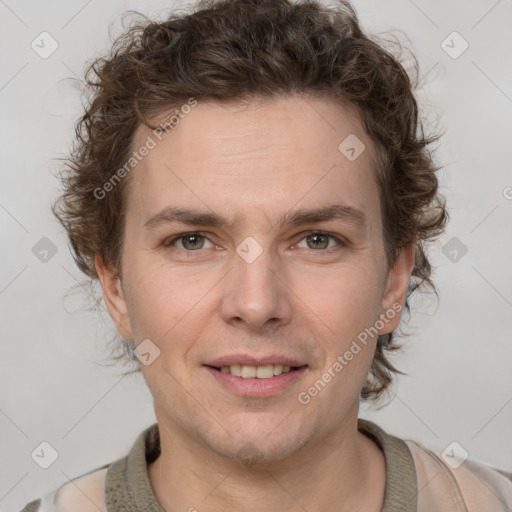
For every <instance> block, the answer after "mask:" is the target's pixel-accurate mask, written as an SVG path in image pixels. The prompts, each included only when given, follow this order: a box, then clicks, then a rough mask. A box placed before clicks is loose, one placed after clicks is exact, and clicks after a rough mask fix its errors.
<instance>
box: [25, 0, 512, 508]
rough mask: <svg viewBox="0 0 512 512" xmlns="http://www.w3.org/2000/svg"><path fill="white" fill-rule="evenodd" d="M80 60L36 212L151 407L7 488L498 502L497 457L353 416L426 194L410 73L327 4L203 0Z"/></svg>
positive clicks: (439, 504)
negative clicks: (52, 468)
mask: <svg viewBox="0 0 512 512" xmlns="http://www.w3.org/2000/svg"><path fill="white" fill-rule="evenodd" d="M92 69H93V71H94V73H95V75H96V79H93V78H89V83H90V84H91V86H92V87H94V88H95V96H94V98H93V101H92V102H91V104H90V106H89V107H88V110H87V112H86V114H85V115H84V116H83V117H82V119H81V121H80V128H81V130H80V131H79V132H78V142H79V144H78V146H77V148H76V149H75V150H74V151H73V153H72V155H71V158H70V165H69V173H68V176H67V178H68V179H67V181H66V187H67V188H66V191H65V193H64V196H63V197H62V198H61V200H60V202H59V203H58V204H57V206H56V208H55V212H56V214H57V215H58V217H59V219H60V220H61V222H62V223H63V225H64V226H65V228H66V229H67V232H68V236H69V238H70V241H71V244H72V247H73V250H74V255H75V258H76V261H77V264H78V266H79V268H80V269H81V270H82V271H84V273H85V274H86V275H87V276H89V277H91V278H92V279H99V281H100V283H101V286H102V290H103V295H104V299H105V303H106V305H107V307H108V310H109V313H110V315H111V317H112V319H113V321H114V323H115V325H116V327H117V329H118V331H119V333H120V334H121V335H122V336H123V337H124V338H125V339H128V340H133V342H134V345H135V346H136V350H135V355H136V356H137V358H138V360H139V361H140V363H142V364H141V365H140V369H141V371H142V372H143V375H144V378H145V380H146V382H147V385H148V387H149V389H150V391H151V393H152V395H153V398H154V407H155V413H156V418H157V424H155V425H152V426H151V427H148V429H147V430H145V431H144V432H142V433H141V435H140V436H139V438H138V439H137V441H136V442H135V444H134V446H133V448H132V450H131V451H130V453H129V454H128V455H127V456H126V457H123V458H122V459H120V460H118V461H115V462H113V463H112V464H108V465H106V466H104V467H102V468H97V469H95V470H94V471H92V472H90V473H88V474H86V475H83V476H81V477H80V478H78V479H76V480H74V481H73V482H72V483H71V484H70V483H68V484H67V485H64V486H62V487H61V488H59V489H57V490H55V491H53V492H51V493H49V494H48V495H47V496H45V497H44V498H43V500H35V501H33V502H31V503H30V504H28V505H27V506H26V507H25V509H24V510H25V511H26V512H29V511H34V510H37V511H39V512H43V511H44V512H47V511H50V510H59V511H61V510H64V511H68V510H69V511H71V510H73V511H88V510H103V511H105V510H107V511H108V512H121V511H123V512H124V511H129V510H144V511H162V510H166V511H171V510H172V511H175V510H176V511H178V510H184V511H185V510H188V511H196V510H197V511H199V512H200V511H203V510H205V511H209V512H216V511H220V510H223V511H224V510H237V511H238V510H244V511H262V510H264V511H269V512H273V511H283V510H286V511H299V510H301V511H304V510H307V511H311V512H313V511H321V510H322V511H323V510H328V511H337V512H348V511H354V510H364V511H368V512H377V511H384V512H391V511H393V512H394V511H399V510H401V511H404V512H405V511H411V512H412V511H416V510H419V511H424V512H425V511H434V510H435V511H439V510H450V511H451V510H475V511H476V510H478V511H481V510H493V511H502V510H503V511H505V510H508V509H510V507H512V482H511V481H510V475H505V474H502V473H500V472H498V471H497V470H493V469H491V468H488V467H486V466H484V465H482V464H477V463H475V462H473V461H470V460H468V461H465V462H464V463H463V464H461V465H460V466H459V467H458V468H457V469H454V468H453V467H451V466H450V465H448V464H447V463H445V462H444V461H443V460H442V459H440V458H438V457H437V456H436V455H435V454H434V453H432V452H430V451H429V450H427V449H426V448H424V447H422V446H420V445H418V444H417V443H414V442H413V441H404V440H401V439H398V438H396V437H393V436H391V435H389V434H387V433H385V432H384V431H383V430H382V429H381V428H380V427H378V426H377V425H375V424H374V423H371V422H368V421H364V420H361V419H358V409H359V401H360V399H361V398H362V399H373V400H376V399H378V398H379V396H381V395H382V394H383V393H384V392H385V391H386V389H387V387H388V386H389V384H390V382H391V377H392V373H393V372H394V371H395V369H394V367H393V366H392V365H391V363H390V362H389V361H388V359H387V357H386V352H387V351H389V350H393V349H394V348H396V346H395V344H394V339H393V332H394V331H396V329H397V328H398V326H399V324H400V320H401V313H402V310H403V309H404V308H407V307H408V303H407V298H408V296H409V295H410V294H411V293H412V292H413V291H414V290H416V289H417V288H419V287H420V286H421V285H423V284H427V285H428V284H432V283H431V282H430V279H429V275H430V264H429V262H428V259H427V258H426V255H425V251H424V249H425V244H426V243H427V242H428V241H429V240H430V239H433V238H434V237H435V236H437V235H439V234H440V233H441V232H442V230H443V228H444V225H445V222H446V220H447V213H446V210H445V206H444V201H443V198H442V196H441V195H440V194H439V193H438V182H437V178H436V176H435V171H436V170H437V169H436V167H435V165H434V163H433V161H432V159H431V157H430V154H429V152H428V151H427V146H428V145H429V144H430V143H431V142H432V141H433V140H435V137H432V138H427V137H424V136H423V132H420V131H419V130H417V127H418V126H419V122H418V117H417V116H418V112H417V105H416V101H415V99H414V95H413V92H412V85H411V82H410V79H409V77H408V75H407V73H406V72H405V71H404V69H403V68H402V66H401V65H400V64H399V62H398V61H397V60H396V59H395V58H393V57H392V56H391V55H390V54H389V53H387V52H386V51H385V50H384V49H383V48H381V47H380V46H378V45H377V44H376V43H374V42H371V41H370V40H369V39H368V38H367V37H366V36H365V35H364V33H363V32H362V30H361V29H360V27H359V25H358V21H357V17H356V14H355V12H354V11H353V10H352V8H351V7H350V5H348V4H345V3H343V4H342V5H340V7H339V9H337V10H330V9H328V8H326V7H322V5H321V4H316V3H311V2H310V3H294V4H292V3H290V2H288V1H287V0H279V1H276V0H273V1H248V0H227V1H221V2H209V3H203V4H200V5H199V6H198V8H197V9H196V10H195V11H194V12H192V13H190V14H189V15H182V16H176V17H172V18H170V19H169V20H167V21H165V22H163V23H151V22H149V23H147V24H145V25H142V26H135V27H133V28H131V29H130V30H129V31H128V32H127V33H126V34H125V35H124V36H123V37H122V38H121V39H120V40H119V41H118V42H117V43H116V51H115V52H113V53H112V55H110V56H109V58H106V59H104V60H100V61H98V62H97V63H96V65H95V67H94V65H93V68H92ZM419 133H421V134H422V135H419Z"/></svg>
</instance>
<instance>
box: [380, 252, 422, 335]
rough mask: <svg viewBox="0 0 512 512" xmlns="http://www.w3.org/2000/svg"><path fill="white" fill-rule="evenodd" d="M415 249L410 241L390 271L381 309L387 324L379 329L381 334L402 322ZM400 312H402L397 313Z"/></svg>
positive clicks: (393, 328) (388, 331)
mask: <svg viewBox="0 0 512 512" xmlns="http://www.w3.org/2000/svg"><path fill="white" fill-rule="evenodd" d="M415 249H416V244H415V243H410V244H409V245H408V246H406V247H405V248H404V249H402V251H401V252H400V254H399V256H398V258H397V260H396V262H395V264H394V265H393V268H391V270H390V271H389V274H388V277H387V282H386V289H385V292H384V296H383V298H382V310H381V315H384V316H385V317H386V319H387V321H386V322H384V323H385V326H384V327H383V328H382V329H379V334H388V333H390V332H392V331H394V330H395V329H396V328H397V327H398V324H399V323H400V319H401V317H402V315H401V312H402V310H403V308H404V305H405V299H406V296H407V289H408V287H409V282H410V279H411V274H412V270H413V268H414V263H415ZM399 305H400V307H399ZM386 312H387V313H388V314H386ZM391 312H393V315H391V314H390V313H391ZM398 312H400V314H397V313H398Z"/></svg>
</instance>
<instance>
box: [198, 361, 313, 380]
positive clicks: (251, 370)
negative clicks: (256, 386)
mask: <svg viewBox="0 0 512 512" xmlns="http://www.w3.org/2000/svg"><path fill="white" fill-rule="evenodd" d="M206 366H208V367H209V368H212V369H213V370H216V371H218V372H221V373H226V374H230V375H233V376H235V377H241V378H242V379H271V378H273V377H278V376H279V375H282V374H283V373H289V372H294V371H297V370H299V369H300V368H305V367H306V366H307V365H303V366H287V365H281V364H266V365H262V366H248V365H240V364H233V365H230V366H226V365H224V366H210V365H206Z"/></svg>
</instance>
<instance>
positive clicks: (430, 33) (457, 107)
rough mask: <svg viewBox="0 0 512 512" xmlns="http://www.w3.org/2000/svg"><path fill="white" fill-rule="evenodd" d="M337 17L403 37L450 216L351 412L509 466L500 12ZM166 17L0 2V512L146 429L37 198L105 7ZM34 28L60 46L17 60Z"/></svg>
mask: <svg viewBox="0 0 512 512" xmlns="http://www.w3.org/2000/svg"><path fill="white" fill-rule="evenodd" d="M180 5H182V4H180ZM354 5H355V6H356V8H357V10H358V12H359V14H360V16H361V18H362V22H363V25H364V26H365V27H366V28H368V29H369V30H370V31H372V32H377V33H378V32H381V31H385V30H388V29H399V30H402V31H403V32H405V34H406V35H407V36H408V37H409V38H410V41H411V44H412V46H411V48H412V50H413V51H414V53H415V54H416V55H417V56H418V58H419V60H420V64H421V70H422V75H423V77H424V78H423V82H422V83H423V87H422V88H421V90H420V91H419V93H418V95H419V98H420V100H421V104H422V107H423V108H424V111H425V115H426V116H427V117H428V118H429V119H431V120H433V121H435V120H437V121H438V126H439V128H441V129H444V130H445V131H446V135H445V137H444V138H443V140H442V142H441V147H440V150H439V152H438V156H439V160H440V161H441V163H443V164H444V168H443V170H442V171H441V172H440V175H439V176H440V179H441V182H442V187H443V191H444V193H445V195H446V196H447V199H448V205H449V208H450V212H451V217H452V218H451V222H450V224H449V226H448V229H447V233H446V235H445V236H443V237H442V238H441V239H440V240H439V242H437V243H436V244H435V245H434V246H433V247H432V250H431V255H432V261H433V263H434V265H435V274H434V278H435V280H436V282H437V285H438V288H439V292H440V301H439V304H438V306H437V305H436V303H435V302H434V300H433V299H432V298H428V299H427V300H426V301H424V302H423V304H419V305H418V307H422V308H423V310H422V311H417V310H416V311H414V312H413V321H412V322H411V323H410V330H412V331H413V334H412V335H411V336H410V337H409V338H407V339H406V348H405V350H404V352H403V353H402V354H401V355H400V356H399V357H396V358H395V362H396V363H397V364H398V366H399V368H401V369H403V370H404V371H406V372H408V374H409V375H408V376H405V377H400V378H399V380H398V383H397V385H396V386H395V387H394V388H393V391H392V393H391V398H393V400H392V401H391V403H389V405H388V406H387V407H385V408H383V409H381V410H376V409H375V408H369V407H367V406H363V407H362V410H361V414H360V415H361V416H362V417H365V418H368V419H371V420H373V421H376V422H377V423H378V424H380V425H381V426H382V427H384V428H385V429H387V430H388V431H389V432H390V433H393V434H395V435H397V436H401V437H404V438H411V439H414V440H417V441H419V442H421V443H423V444H425V445H426V446H428V447H430V448H432V449H434V450H437V451H438V452H441V451H442V450H443V449H444V448H445V447H446V446H447V445H448V444H449V443H451V442H452V441H454V440H456V441H457V442H459V443H460V445H461V446H463V447H464V448H465V449H466V450H467V451H468V452H469V454H470V456H471V457H474V458H475V459H477V460H481V461H485V462H487V463H489V464H492V465H494V466H496V467H501V468H505V469H508V470H509V471H512V443H510V433H511V429H510V426H511V424H512V403H511V402H512V372H511V356H512V343H511V342H512V335H511V332H512V286H511V285H512V271H511V264H510V262H511V260H512V258H511V256H512V222H511V221H512V200H511V199H510V198H511V197H512V188H507V187H512V172H511V164H510V162H511V160H512V152H511V142H510V136H511V134H512V130H511V124H512V123H511V120H512V72H511V63H510V48H512V35H511V34H512V30H511V21H512V3H511V2H510V0H508V1H507V0H502V1H496V0H489V1H487V0H481V1H462V0H461V1H451V2H446V1H431V2H427V1H425V0H416V1H414V2H413V1H412V0H393V1H387V2H379V1H377V0H373V1H368V0H367V1H362V0H360V1H356V2H354ZM172 6H173V4H172V3H171V2H164V1H161V0H159V1H156V0H153V1H146V2H142V1H127V0H126V1H121V0H118V1H108V2H106V1H103V2H100V1H98V0H93V1H88V2H87V1H85V2H84V1H66V2H64V1H59V2H57V1H53V2H50V1H47V2H35V1H27V0H25V1H19V2H14V0H5V1H4V0H0V24H1V25H0V27H1V28H0V38H1V43H2V48H3V52H2V57H3V59H2V64H1V70H2V74H1V79H0V108H1V112H2V116H1V118H0V123H1V128H2V132H1V133H2V137H1V139H0V140H1V143H2V153H1V161H2V165H1V173H2V178H1V180H2V181H1V183H2V187H1V189H0V223H1V225H2V228H1V229H2V265H1V270H0V305H1V319H0V321H1V324H0V325H1V328H2V331H1V333H2V345H1V358H0V365H1V372H0V389H1V397H0V398H1V402H0V440H1V445H0V460H1V461H2V464H1V468H0V510H1V511H12V510H18V509H19V508H21V507H22V506H23V505H24V504H25V503H26V502H28V501H29V500H31V499H34V498H36V497H39V496H40V495H41V494H42V493H43V492H45V491H48V490H50V489H52V488H54V487H56V486H57V485H60V484H61V483H63V482H64V481H66V480H67V478H72V477H75V476H77V475H79V474H82V473H84V472H87V471H89V470H91V469H93V468H96V467H99V466H100V465H102V464H106V463H108V462H111V461H113V460H115V459H117V458H118V457H121V456H123V455H125V454H126V452H127V450H128V449H129V447H130V446H131V445H132V443H133V441H134V440H135V437H136V436H137V435H138V434H139V432H140V431H141V430H142V429H143V428H145V427H146V426H148V425H149V424H151V423H153V422H154V421H155V417H154V413H153V408H152V400H151V396H150V394H149V392H148V390H147V388H146V386H145V383H144V381H143V379H142V378H141V377H140V376H138V377H126V378H121V377H120V376H119V373H118V370H119V368H117V369H116V368H115V367H108V366H101V365H99V364H97V363H98V362H102V361H104V358H105V356H106V355H107V352H106V350H105V348H104V345H105V340H106V339H107V338H108V337H109V336H110V335H111V333H112V326H111V324H110V323H109V322H108V321H106V322H104V321H102V320H101V319H100V318H99V317H98V315H97V314H96V313H94V312H87V311H84V310H82V309H81V296H80V294H76V293H75V294H72V295H68V296H67V297H66V293H67V292H68V291H69V288H70V287H72V286H73V285H75V284H76V282H77V280H79V279H80V275H79V272H78V270H77V269H76V268H75V267H74V264H73V261H72V258H71V256H70V254H69V251H68V248H67V245H66V239H65V237H64V235H63V233H62V231H61V229H60V227H59V225H58V224H57V222H56V221H55V220H54V219H53V217H52V214H51V212H50V204H51V202H52V201H53V199H54V198H55V197H56V194H57V186H58V183H57V181H56V179H55V177H54V174H55V172H56V170H58V169H59V166H60V164H59V162H58V161H57V160H56V159H57V158H59V157H63V156H65V154H66V152H67V150H68V148H69V147H70V144H71V141H72V137H73V125H74V122H75V119H76V117H77V116H78V115H79V113H80V99H79V91H78V89H77V88H76V87H75V86H74V85H73V83H72V82H71V81H69V80H64V81H62V79H65V78H68V77H71V76H81V75H82V72H83V70H84V67H85V64H86V61H89V60H91V59H92V58H93V57H96V56H99V55H100V54H102V53H103V52H104V51H105V50H106V49H107V48H108V47H109V45H110V42H111V41H110V39H109V28H110V30H111V32H112V35H113V36H115V35H117V34H119V32H120V30H121V28H122V27H121V24H120V21H119V15H120V14H121V13H122V12H124V11H126V10H128V9H136V10H139V11H141V12H144V13H145V14H148V15H150V16H155V17H162V16H163V15H165V12H166V10H168V9H169V8H171V7H172ZM42 31H47V32H49V33H50V34H51V35H52V37H54V38H55V39H56V40H57V42H58V44H59V48H58V49H57V50H56V51H55V52H54V53H53V54H52V55H51V56H50V57H49V58H48V59H42V58H41V57H40V56H39V55H37V54H36V53H35V52H34V51H33V50H32V48H31V42H32V41H33V40H34V39H35V38H36V37H37V36H38V35H39V34H40V33H41V32H42ZM453 31H457V32H458V33H460V35H461V36H462V37H463V38H464V39H465V40H466V41H467V42H468V43H469V48H468V49H467V51H465V52H464V53H463V54H462V55H461V56H460V57H458V58H457V59H453V58H451V57H450V56H449V55H448V54H447V53H446V52H445V51H444V50H443V48H442V47H441V43H442V41H443V40H445V39H446V37H447V36H448V35H449V34H451V33H452V32H453ZM398 35H399V37H402V36H400V34H398ZM454 44H455V43H454ZM456 44H459V43H458V42H457V43H456ZM456 44H455V46H456ZM427 72H428V74H427ZM42 237H48V238H49V239H50V240H51V241H52V242H53V243H54V244H55V245H56V246H57V248H58V252H57V254H56V255H55V256H54V257H53V258H51V259H50V260H49V261H48V262H46V263H43V262H41V261H39V259H37V258H36V256H35V255H34V254H33V253H32V247H33V246H34V245H35V244H36V243H37V242H38V241H39V240H40V239H41V238H42ZM453 237H457V239H459V240H460V242H461V243H463V244H464V245H465V246H467V249H468V252H467V254H465V255H464V256H463V257H462V258H460V259H459V260H458V261H457V262H453V261H450V259H449V258H448V257H447V256H445V254H443V252H442V248H443V246H444V245H445V244H446V243H447V242H448V241H449V240H450V239H451V238H453ZM459 257H460V255H459ZM84 294H85V292H84ZM42 441H47V442H49V443H50V444H51V445H52V446H54V447H55V449H56V450H57V451H58V453H59V458H58V459H57V460H56V462H55V463H54V464H53V465H52V466H51V467H50V468H49V469H46V470H43V469H41V468H40V467H39V466H38V465H36V463H35V462H34V461H33V460H32V458H31V452H32V451H33V450H34V449H35V448H36V447H37V446H38V445H39V444H40V443H41V442H42Z"/></svg>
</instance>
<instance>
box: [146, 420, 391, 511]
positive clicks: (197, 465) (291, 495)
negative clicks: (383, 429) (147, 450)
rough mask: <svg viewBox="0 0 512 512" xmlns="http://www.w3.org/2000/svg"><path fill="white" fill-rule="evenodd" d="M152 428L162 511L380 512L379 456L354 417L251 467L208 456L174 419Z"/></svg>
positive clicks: (152, 473) (152, 469) (154, 479)
mask: <svg viewBox="0 0 512 512" xmlns="http://www.w3.org/2000/svg"><path fill="white" fill-rule="evenodd" d="M159 431H160V446H161V455H160V456H159V458H158V459H157V460H156V461H155V462H154V463H152V464H150V465H149V467H148V473H149V478H150V481H151V485H152V488H153V490H154V492H155V495H156V497H157V499H158V501H159V502H160V504H161V505H162V507H163V508H164V509H165V510H167V511H168V512H171V511H175V510H176V511H177V510H187V511H188V510H190V511H194V510H197V511H201V510H208V511H211V512H217V511H221V510H222V511H225V510H244V511H247V512H256V511H261V510H265V511H268V512H274V511H275V512H278V511H279V512H281V511H283V510H287V511H295V510H297V511H302V512H303V511H304V510H308V511H311V512H313V511H316V510H336V511H339V512H348V511H354V510H366V511H368V512H379V511H380V510H381V507H382V503H383V500H384V490H385V482H386V475H385V459H384V456H383V453H382V452H381V451H380V449H379V448H378V447H377V445H376V444H375V443H374V442H373V441H371V440H370V439H369V438H367V437H366V436H365V435H364V434H361V433H360V432H358V431H357V416H356V417H355V418H354V420H353V421H350V422H347V424H346V425H344V426H343V428H341V429H338V430H337V431H335V432H332V433H331V434H329V435H328V436H326V437H325V438H324V439H321V440H315V442H314V443H310V444H307V445H305V446H304V447H302V448H301V449H300V450H299V451H297V452H295V453H293V454H292V455H290V456H289V457H287V458H286V459H284V460H280V461H272V462H268V463H266V462H265V461H263V460H261V461H259V462H258V463H257V464H255V465H254V466H252V467H248V466H244V465H242V464H240V463H239V462H236V461H234V460H233V459H229V458H226V457H223V456H220V455H218V454H216V453H213V452H212V450H211V449H209V448H208V447H207V446H205V445H203V444H201V443H200V442H198V441H197V440H196V439H194V438H193V437H191V436H190V435H189V434H188V433H187V432H184V431H182V430H181V429H180V428H179V427H177V426H176V425H175V424H172V423H163V424H162V423H161V422H160V421H159Z"/></svg>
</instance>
